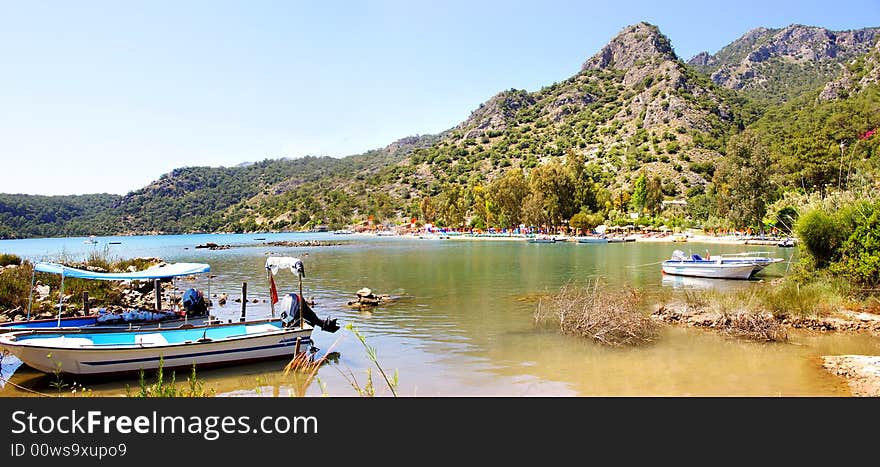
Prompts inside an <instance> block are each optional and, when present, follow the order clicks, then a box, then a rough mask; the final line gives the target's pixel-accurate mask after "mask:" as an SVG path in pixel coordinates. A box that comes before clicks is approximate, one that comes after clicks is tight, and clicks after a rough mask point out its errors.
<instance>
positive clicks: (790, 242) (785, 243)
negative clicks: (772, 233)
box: [776, 237, 794, 248]
mask: <svg viewBox="0 0 880 467" xmlns="http://www.w3.org/2000/svg"><path fill="white" fill-rule="evenodd" d="M776 246H778V247H782V248H791V247H793V246H794V239H793V238H791V237H787V238H784V239H782V240H780V241H779V243H777V244H776Z"/></svg>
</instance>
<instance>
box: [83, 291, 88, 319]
mask: <svg viewBox="0 0 880 467" xmlns="http://www.w3.org/2000/svg"><path fill="white" fill-rule="evenodd" d="M83 314H84V315H87V314H89V291H88V290H83Z"/></svg>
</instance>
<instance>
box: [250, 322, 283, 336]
mask: <svg viewBox="0 0 880 467" xmlns="http://www.w3.org/2000/svg"><path fill="white" fill-rule="evenodd" d="M245 329H246V331H245V332H247V333H248V334H257V333H260V332H270V331H277V330H278V327H277V326H272V325H271V324H256V325H253V326H247V327H246V328H245Z"/></svg>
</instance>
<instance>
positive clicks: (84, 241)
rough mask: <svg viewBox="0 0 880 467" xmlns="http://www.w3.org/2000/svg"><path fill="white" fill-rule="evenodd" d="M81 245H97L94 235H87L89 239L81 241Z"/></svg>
mask: <svg viewBox="0 0 880 467" xmlns="http://www.w3.org/2000/svg"><path fill="white" fill-rule="evenodd" d="M83 243H85V244H87V245H91V244H95V243H98V240H96V239H95V236H94V235H89V238H87V239H86V240H83Z"/></svg>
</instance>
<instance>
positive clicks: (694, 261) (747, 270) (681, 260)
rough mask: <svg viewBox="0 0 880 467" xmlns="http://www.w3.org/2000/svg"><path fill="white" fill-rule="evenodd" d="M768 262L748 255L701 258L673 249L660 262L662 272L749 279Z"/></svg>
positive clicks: (677, 274) (715, 277) (716, 277)
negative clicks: (665, 258)
mask: <svg viewBox="0 0 880 467" xmlns="http://www.w3.org/2000/svg"><path fill="white" fill-rule="evenodd" d="M768 264H771V263H769V262H757V261H754V260H751V259H750V258H748V257H742V258H738V259H736V260H730V259H728V260H726V261H725V260H724V257H723V256H717V257H714V258H710V259H703V258H702V257H700V255H691V256H687V255H685V253H684V252H683V251H681V250H675V251H674V252H673V253H672V258H670V259H668V260H666V261H664V262H663V263H662V268H661V269H662V271H663V273H664V274H672V275H676V276H690V277H706V278H713V279H749V278H751V277H752V276H753V275H755V274H756V273H757V272H758V271H760V270H761V269H763V268H764V267H766V266H767V265H768Z"/></svg>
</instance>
